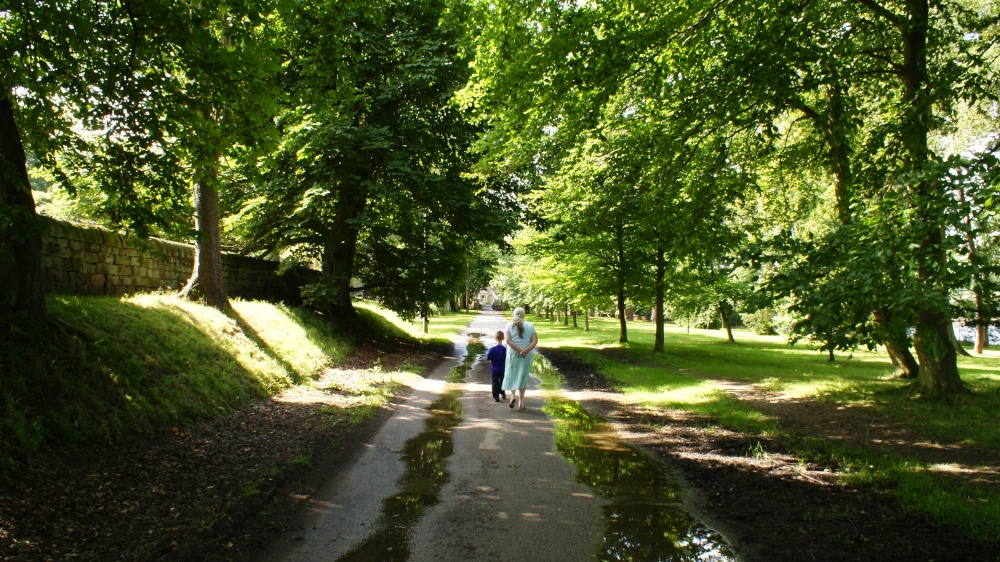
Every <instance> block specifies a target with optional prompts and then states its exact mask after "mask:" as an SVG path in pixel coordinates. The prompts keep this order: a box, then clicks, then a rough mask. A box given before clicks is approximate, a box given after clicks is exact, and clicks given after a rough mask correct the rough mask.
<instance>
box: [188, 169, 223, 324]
mask: <svg viewBox="0 0 1000 562" xmlns="http://www.w3.org/2000/svg"><path fill="white" fill-rule="evenodd" d="M218 177H219V174H218V170H217V169H216V167H215V166H208V167H206V168H205V169H204V171H203V173H202V177H201V178H200V179H199V180H198V181H196V182H195V184H194V228H195V231H196V232H197V237H196V238H195V245H194V267H193V268H192V271H191V278H190V279H188V282H187V284H186V285H185V286H184V288H183V289H181V292H180V296H181V297H183V298H188V299H204V300H205V304H207V305H208V306H211V307H213V308H217V309H219V310H226V309H228V308H229V299H228V297H227V296H226V286H225V281H224V279H223V274H222V241H221V239H220V234H219V192H218V190H216V188H215V185H216V180H217V179H218Z"/></svg>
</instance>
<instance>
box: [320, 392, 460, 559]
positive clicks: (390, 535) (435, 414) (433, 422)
mask: <svg viewBox="0 0 1000 562" xmlns="http://www.w3.org/2000/svg"><path fill="white" fill-rule="evenodd" d="M461 396H462V393H461V392H459V391H451V392H446V393H444V394H443V395H441V397H440V398H438V399H437V400H435V401H434V402H432V403H431V404H430V405H429V406H427V409H428V410H430V412H431V415H430V417H428V418H427V420H426V421H425V422H424V423H425V426H426V427H425V429H424V431H423V432H422V433H421V434H420V435H417V436H416V437H413V438H412V439H410V440H409V441H407V442H406V445H404V446H403V461H404V462H405V463H406V471H405V472H404V473H403V475H402V476H401V477H400V479H399V483H400V485H401V487H402V490H401V491H400V492H399V493H398V494H396V495H394V496H391V497H388V498H386V499H385V500H384V501H383V502H382V513H381V514H380V515H379V519H378V523H377V528H376V530H375V532H374V533H373V534H372V535H371V536H370V537H368V538H367V539H366V540H365V541H364V542H362V543H361V544H360V545H358V546H357V547H355V548H354V549H353V550H351V551H350V552H348V553H347V554H344V555H343V556H341V557H340V558H339V559H338V560H344V561H376V560H378V561H382V560H386V561H403V560H407V559H409V557H410V544H409V538H410V531H411V529H412V528H413V526H414V524H416V523H417V520H418V519H419V518H420V515H421V514H422V512H423V511H424V509H425V508H427V507H429V506H432V505H436V504H437V503H438V501H439V494H440V491H441V487H442V486H444V484H445V483H446V482H447V481H448V478H449V473H448V470H447V462H448V457H450V456H451V454H452V453H453V452H454V449H455V445H454V441H453V440H452V436H451V434H452V431H454V429H455V428H456V427H457V426H458V424H459V422H461V421H462V405H461V404H460V403H459V400H458V399H459V398H460V397H461Z"/></svg>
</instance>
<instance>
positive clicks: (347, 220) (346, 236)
mask: <svg viewBox="0 0 1000 562" xmlns="http://www.w3.org/2000/svg"><path fill="white" fill-rule="evenodd" d="M362 184H363V181H359V182H358V183H357V185H352V186H343V187H341V188H340V191H339V193H338V196H339V197H338V199H337V205H336V207H335V214H334V222H333V228H332V229H331V230H330V232H328V233H327V236H326V242H325V243H324V248H323V276H324V278H325V279H326V280H327V281H328V282H330V283H331V284H332V285H333V287H334V299H335V302H334V305H333V306H334V308H335V311H334V312H338V313H340V314H342V315H344V316H346V317H352V316H354V315H355V310H354V304H353V303H352V302H351V279H352V278H353V277H354V259H355V257H356V255H357V248H358V228H357V227H356V226H354V223H355V221H356V220H357V219H358V217H360V216H361V214H362V213H364V211H365V207H366V206H367V204H368V195H367V192H366V191H365V190H364V189H363V188H362V187H361V185H362Z"/></svg>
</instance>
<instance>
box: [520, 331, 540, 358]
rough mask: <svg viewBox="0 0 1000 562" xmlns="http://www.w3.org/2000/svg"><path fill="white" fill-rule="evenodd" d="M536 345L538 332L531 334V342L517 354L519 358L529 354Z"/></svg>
mask: <svg viewBox="0 0 1000 562" xmlns="http://www.w3.org/2000/svg"><path fill="white" fill-rule="evenodd" d="M536 345H538V332H533V333H532V334H531V342H530V343H529V344H528V345H527V346H525V348H524V349H522V350H521V351H519V352H518V353H519V354H520V355H521V357H526V356H527V355H528V354H529V353H531V350H532V349H535V346H536Z"/></svg>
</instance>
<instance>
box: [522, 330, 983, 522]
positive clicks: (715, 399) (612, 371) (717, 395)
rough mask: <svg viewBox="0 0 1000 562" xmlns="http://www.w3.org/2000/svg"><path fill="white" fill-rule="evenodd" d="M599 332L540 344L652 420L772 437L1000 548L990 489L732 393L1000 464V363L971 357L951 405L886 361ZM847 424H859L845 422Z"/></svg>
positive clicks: (777, 342)
mask: <svg viewBox="0 0 1000 562" xmlns="http://www.w3.org/2000/svg"><path fill="white" fill-rule="evenodd" d="M590 326H591V331H590V332H585V331H584V330H582V329H580V328H577V329H573V328H566V327H565V326H562V325H556V324H555V323H547V324H542V325H541V327H540V328H539V331H540V336H539V337H540V339H541V340H542V341H543V342H551V343H550V345H552V346H556V347H560V348H561V349H563V350H567V351H571V352H572V353H573V354H574V355H576V356H577V357H578V358H579V359H580V360H583V361H586V362H588V363H590V364H592V365H594V366H595V368H596V369H598V370H599V371H600V372H601V373H602V374H603V375H604V376H606V377H608V378H609V379H610V380H611V381H612V383H613V384H614V385H615V386H616V388H618V390H620V391H621V392H622V393H623V394H624V396H625V397H626V400H627V401H628V402H630V403H632V404H633V405H635V406H636V407H637V408H639V409H641V410H680V411H684V412H688V413H691V414H696V415H697V416H700V417H701V418H703V419H707V420H710V422H711V423H713V424H717V426H718V427H721V428H725V429H728V430H735V431H738V432H740V433H743V434H744V435H748V436H762V437H764V436H766V437H769V438H771V439H774V440H776V441H777V442H779V443H781V444H782V446H783V447H786V448H788V449H789V450H790V451H791V452H792V453H793V454H795V455H796V456H798V457H799V458H800V459H803V460H805V461H809V462H820V463H829V464H831V465H833V466H836V467H837V471H838V474H840V475H841V477H842V478H843V479H844V481H845V482H847V483H850V484H853V485H862V486H873V485H874V486H879V487H884V488H887V489H889V490H890V491H891V492H892V493H893V494H894V495H895V496H896V497H897V498H898V499H899V501H900V504H901V505H902V506H903V507H904V508H905V509H907V510H911V511H914V512H919V513H922V514H925V515H928V516H931V517H933V518H935V519H937V520H939V521H942V522H944V523H947V524H950V525H954V526H956V527H957V528H963V529H968V530H969V534H970V536H973V537H976V538H980V539H984V540H1000V509H998V507H997V505H998V502H1000V498H998V496H997V495H996V494H994V493H991V492H989V491H988V490H986V489H983V488H979V487H976V486H971V485H957V484H953V483H952V482H951V481H950V480H946V479H944V478H943V477H941V476H940V475H938V474H935V473H933V472H932V471H930V470H929V468H928V467H927V466H925V465H924V464H922V463H920V462H917V461H915V460H913V459H907V458H900V457H897V456H894V455H891V454H878V453H872V452H868V451H863V450H860V449H857V448H852V447H845V446H843V445H841V444H836V443H833V442H828V441H825V440H823V439H820V438H817V437H812V436H809V435H804V434H802V433H800V432H798V431H797V430H794V429H792V428H791V427H790V426H785V425H783V424H781V423H780V420H779V419H776V418H775V417H773V416H770V415H767V414H765V413H763V412H761V411H759V410H757V409H755V408H754V407H752V406H750V405H748V403H746V402H743V401H741V400H739V399H738V398H737V397H735V396H733V395H731V394H729V393H727V392H725V391H723V390H722V389H721V388H718V387H717V386H716V383H715V382H713V381H720V384H726V385H731V384H736V385H745V386H749V387H751V388H756V389H760V390H764V391H768V392H773V393H776V394H779V395H780V396H781V399H787V400H796V401H815V402H821V403H825V404H831V405H835V406H843V407H850V408H852V409H854V408H857V409H858V411H864V409H868V410H870V411H871V412H872V413H874V414H877V415H880V416H887V417H889V418H891V419H893V420H897V421H901V422H904V423H907V424H909V425H911V426H912V427H913V428H915V429H916V430H917V431H918V432H919V433H920V434H921V435H922V436H925V437H926V438H929V439H931V440H932V441H947V442H949V443H959V444H962V445H976V446H979V447H982V448H983V450H985V451H992V452H994V453H996V454H997V455H1000V424H996V423H992V421H991V420H996V419H1000V400H998V399H997V397H998V396H1000V354H995V353H987V354H984V355H983V356H977V357H963V358H960V359H959V368H960V370H961V375H962V379H963V381H964V382H965V383H966V385H967V386H968V387H969V389H970V390H972V393H970V394H968V395H962V396H956V397H953V398H951V399H949V400H938V401H934V400H923V399H915V393H914V392H913V389H912V387H911V386H910V384H909V382H908V381H901V380H898V379H894V378H891V377H888V376H887V375H888V374H889V373H891V363H890V361H889V360H888V357H887V356H886V355H885V354H884V352H882V351H881V350H880V351H877V352H870V351H866V350H859V351H855V352H854V353H837V354H836V355H835V359H836V360H835V361H834V362H832V363H831V362H828V361H827V360H826V359H827V358H826V355H824V354H820V353H818V352H817V351H816V350H814V349H810V348H809V347H808V346H804V345H797V346H789V345H788V344H787V343H785V341H784V339H783V338H781V337H775V336H768V337H761V336H754V335H752V334H748V333H742V332H738V333H737V334H736V339H737V343H736V344H735V345H733V344H728V343H725V341H724V340H723V336H722V334H721V333H719V332H715V333H713V332H712V331H706V330H691V331H690V332H688V331H687V330H686V329H683V328H678V327H668V328H667V331H666V335H665V341H664V347H665V349H664V353H662V354H653V353H652V344H653V330H652V324H651V323H645V322H634V323H629V324H628V328H629V331H628V335H629V343H627V344H619V343H618V342H617V337H618V321H617V320H615V319H610V318H596V319H594V318H592V319H591V320H590ZM845 415H852V414H850V413H845Z"/></svg>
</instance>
